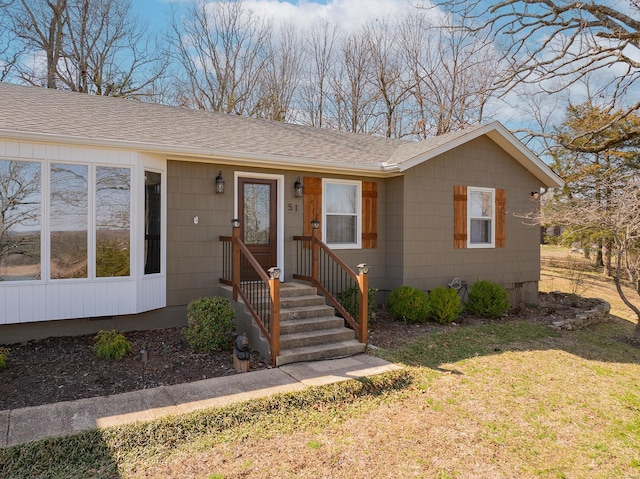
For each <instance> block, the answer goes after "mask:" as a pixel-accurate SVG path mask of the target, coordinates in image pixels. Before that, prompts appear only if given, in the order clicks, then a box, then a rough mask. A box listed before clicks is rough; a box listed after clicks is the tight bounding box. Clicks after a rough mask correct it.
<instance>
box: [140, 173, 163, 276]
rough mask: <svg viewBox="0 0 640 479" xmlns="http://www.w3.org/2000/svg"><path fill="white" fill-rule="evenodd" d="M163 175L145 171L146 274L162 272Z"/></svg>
mask: <svg viewBox="0 0 640 479" xmlns="http://www.w3.org/2000/svg"><path fill="white" fill-rule="evenodd" d="M161 180H162V177H161V175H160V173H155V172H153V171H145V172H144V191H145V193H144V274H154V273H159V272H160V227H161V205H162V203H161V201H160V200H161V196H160V193H161V191H162V188H161V186H162V183H161Z"/></svg>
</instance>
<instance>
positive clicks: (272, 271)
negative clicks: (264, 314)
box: [268, 267, 280, 366]
mask: <svg viewBox="0 0 640 479" xmlns="http://www.w3.org/2000/svg"><path fill="white" fill-rule="evenodd" d="M268 273H269V292H270V294H271V331H270V333H271V365H272V366H275V365H276V360H277V358H278V356H279V355H280V269H278V268H275V267H274V268H269V271H268Z"/></svg>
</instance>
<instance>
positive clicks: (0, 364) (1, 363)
mask: <svg viewBox="0 0 640 479" xmlns="http://www.w3.org/2000/svg"><path fill="white" fill-rule="evenodd" d="M8 356H9V348H3V347H1V346H0V369H5V368H6V367H7V357H8Z"/></svg>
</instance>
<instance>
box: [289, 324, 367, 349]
mask: <svg viewBox="0 0 640 479" xmlns="http://www.w3.org/2000/svg"><path fill="white" fill-rule="evenodd" d="M355 337H356V334H355V332H354V331H353V329H348V328H345V327H341V328H333V329H319V330H315V331H300V332H297V333H290V334H281V335H280V350H281V351H283V350H288V349H295V348H301V347H303V346H311V345H313V344H318V345H319V344H324V345H325V346H331V345H333V344H335V343H340V342H343V341H349V340H350V339H355Z"/></svg>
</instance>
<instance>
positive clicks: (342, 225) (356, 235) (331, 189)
mask: <svg viewBox="0 0 640 479" xmlns="http://www.w3.org/2000/svg"><path fill="white" fill-rule="evenodd" d="M322 197H323V204H324V207H323V208H322V211H323V212H324V221H323V223H324V226H325V227H324V229H323V230H322V231H323V240H324V242H325V243H327V245H329V246H331V247H332V248H360V245H361V236H362V233H361V212H362V206H361V201H362V183H361V182H360V181H346V180H333V179H331V180H326V179H325V180H323V195H322Z"/></svg>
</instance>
